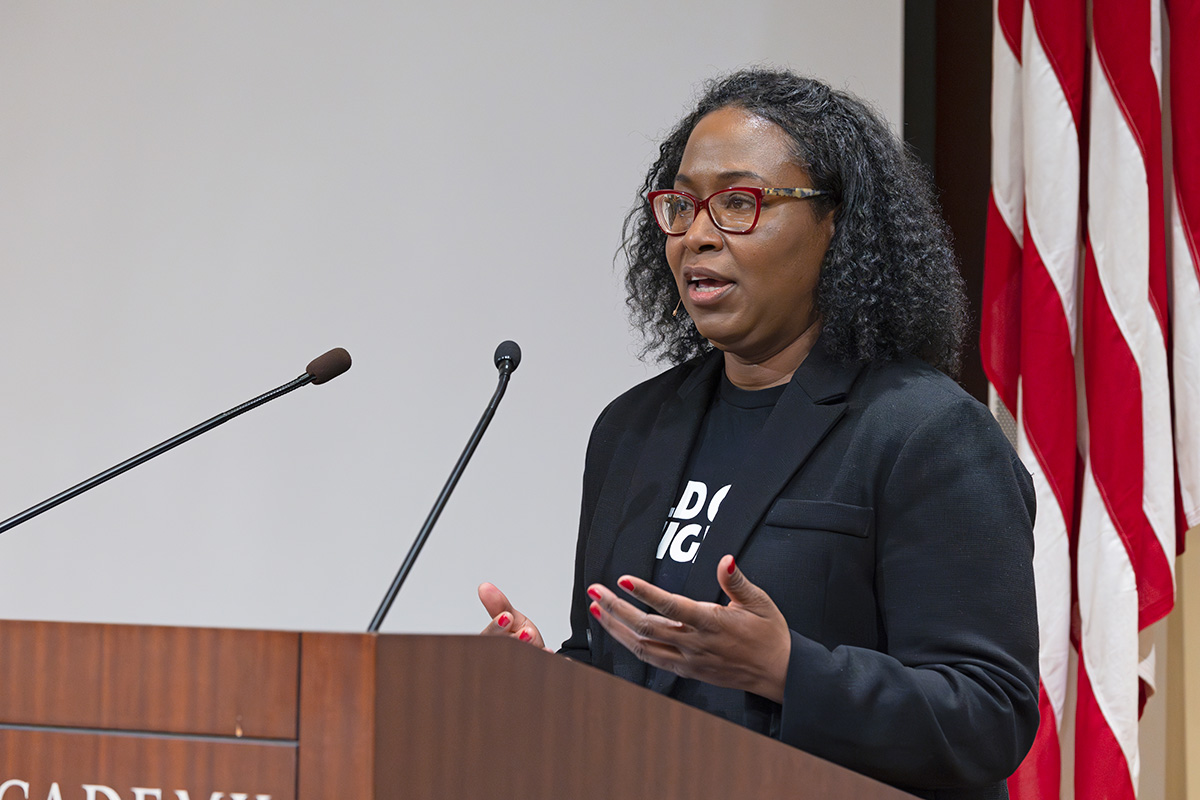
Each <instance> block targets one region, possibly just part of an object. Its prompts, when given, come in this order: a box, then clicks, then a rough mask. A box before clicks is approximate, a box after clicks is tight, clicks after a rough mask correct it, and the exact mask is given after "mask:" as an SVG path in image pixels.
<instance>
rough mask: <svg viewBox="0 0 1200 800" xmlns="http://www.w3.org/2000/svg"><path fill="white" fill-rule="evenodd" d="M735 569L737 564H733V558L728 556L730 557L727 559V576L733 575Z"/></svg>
mask: <svg viewBox="0 0 1200 800" xmlns="http://www.w3.org/2000/svg"><path fill="white" fill-rule="evenodd" d="M735 569H737V562H735V561H734V560H733V556H730V557H729V574H730V575H732V574H733V571H734V570H735Z"/></svg>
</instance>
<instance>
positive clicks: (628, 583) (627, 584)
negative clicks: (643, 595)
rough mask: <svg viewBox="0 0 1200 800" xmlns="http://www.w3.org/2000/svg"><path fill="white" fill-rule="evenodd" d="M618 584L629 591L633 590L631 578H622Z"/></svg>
mask: <svg viewBox="0 0 1200 800" xmlns="http://www.w3.org/2000/svg"><path fill="white" fill-rule="evenodd" d="M617 586H620V587H621V588H622V589H624V590H625V591H627V592H632V591H633V581H631V580H629V578H621V580H619V581H617Z"/></svg>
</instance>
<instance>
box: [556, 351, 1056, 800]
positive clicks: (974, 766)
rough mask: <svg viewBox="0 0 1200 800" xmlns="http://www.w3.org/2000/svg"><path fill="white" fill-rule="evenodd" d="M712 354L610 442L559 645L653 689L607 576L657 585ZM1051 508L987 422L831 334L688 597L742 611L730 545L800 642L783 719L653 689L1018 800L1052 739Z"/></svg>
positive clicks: (707, 398)
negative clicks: (601, 598) (607, 607)
mask: <svg viewBox="0 0 1200 800" xmlns="http://www.w3.org/2000/svg"><path fill="white" fill-rule="evenodd" d="M722 363H723V361H722V357H721V354H720V353H712V354H709V355H707V356H703V357H700V358H698V359H694V360H693V361H690V362H688V363H686V364H683V365H680V366H678V367H676V368H674V369H671V370H669V371H668V372H666V373H664V374H662V375H659V376H658V377H656V378H653V379H651V380H649V381H647V382H645V383H643V384H640V385H639V386H636V387H634V388H633V389H631V390H630V391H628V392H626V393H625V394H623V395H622V396H620V397H618V398H617V399H616V400H614V401H613V402H612V403H611V404H610V405H609V406H608V408H606V409H605V410H604V412H603V413H602V414H601V415H600V418H599V420H598V421H597V422H596V426H595V428H594V429H593V431H592V437H591V441H590V442H589V445H588V455H587V461H586V465H585V470H584V480H583V508H582V513H581V520H580V533H579V543H578V549H577V553H576V565H575V594H574V598H573V602H572V606H571V637H570V638H569V639H568V640H567V641H566V642H564V643H563V648H562V652H563V653H564V654H565V655H568V656H570V657H571V658H574V659H577V660H581V661H585V662H588V663H591V664H593V665H595V666H597V667H599V668H601V669H605V670H608V671H610V672H612V673H614V674H616V675H620V676H622V677H624V678H627V679H629V680H631V681H634V682H638V683H644V682H645V679H646V675H647V668H646V666H645V664H643V663H642V662H640V661H638V660H637V659H636V658H634V657H633V655H632V654H631V653H629V651H627V650H626V649H625V648H623V647H621V646H620V645H619V644H617V643H616V642H615V641H614V640H613V639H611V638H610V637H609V636H608V635H606V634H605V633H604V630H603V628H601V627H600V625H599V624H598V623H597V622H595V620H593V619H592V617H591V615H590V614H588V612H587V607H588V598H587V597H586V595H585V590H586V587H587V586H588V584H590V583H594V582H599V583H603V584H605V585H607V586H609V587H614V586H615V585H616V580H617V578H618V577H619V576H620V575H622V574H631V575H637V576H640V577H642V578H646V579H650V576H651V572H652V569H653V558H654V552H655V548H656V545H657V543H658V540H659V537H660V536H661V534H662V530H663V526H664V523H665V521H666V516H667V512H668V510H669V509H670V508H671V506H672V503H673V501H674V500H675V499H676V498H677V497H678V493H679V489H680V486H681V482H682V479H683V470H684V469H685V466H686V463H687V460H688V456H689V454H690V451H691V447H692V443H693V441H694V440H695V438H696V435H697V432H698V429H699V426H700V423H701V420H702V419H703V417H704V415H705V413H706V411H707V410H708V408H709V407H710V404H711V402H712V398H713V394H714V392H715V391H716V387H717V384H718V380H719V378H720V374H721V368H722ZM1033 514H1034V496H1033V488H1032V484H1031V481H1030V478H1029V474H1028V473H1027V472H1026V470H1025V468H1024V467H1023V466H1022V464H1021V462H1020V461H1019V459H1018V458H1017V456H1016V454H1015V453H1014V452H1013V449H1012V447H1011V446H1010V445H1009V443H1008V441H1007V440H1006V439H1005V437H1004V435H1003V433H1002V432H1001V431H1000V429H999V427H998V426H997V425H996V422H995V421H994V419H993V418H992V416H991V414H990V413H989V412H988V410H987V409H986V408H985V407H984V406H982V405H981V404H980V403H978V402H977V401H975V400H974V399H973V398H971V397H970V396H969V395H967V394H966V393H965V392H964V391H963V390H962V389H961V388H959V386H958V385H957V384H955V383H954V382H953V381H952V380H950V379H949V378H947V377H946V376H944V375H942V374H941V373H940V372H938V371H936V370H935V369H933V368H932V367H930V366H928V365H926V364H924V363H923V362H920V361H917V360H915V359H910V360H906V361H902V362H899V363H885V364H869V365H862V364H853V365H843V364H839V363H837V362H835V361H834V360H833V359H831V358H830V357H829V356H828V354H826V353H825V351H824V348H823V347H822V346H821V343H820V342H818V344H817V346H816V347H815V348H814V349H813V352H812V353H810V354H809V356H808V358H807V359H806V360H805V361H804V363H803V364H802V365H801V367H800V368H799V369H798V370H797V371H796V373H795V375H794V376H793V378H792V380H791V382H790V384H789V385H788V387H787V389H786V390H785V391H784V393H783V395H782V396H781V398H780V399H779V401H778V403H777V405H776V407H775V409H774V410H773V411H772V413H771V416H770V418H769V419H768V421H767V423H766V425H765V427H764V428H763V430H762V432H761V434H760V435H759V436H758V439H757V441H756V442H755V443H754V446H753V448H752V449H751V455H750V456H749V457H748V458H747V460H746V462H745V463H744V464H743V465H742V468H741V470H740V473H739V476H738V477H737V479H736V480H735V481H734V483H733V488H732V489H731V490H730V492H729V494H728V495H727V496H726V498H725V500H724V501H723V503H722V505H721V509H720V513H719V514H718V515H717V517H716V520H715V521H714V523H713V524H712V526H711V528H710V529H709V532H708V535H707V538H706V539H705V540H704V542H703V544H702V545H701V546H700V548H699V550H698V552H697V557H696V561H695V563H694V564H693V566H692V571H691V573H690V575H689V577H688V579H687V583H686V585H685V589H684V593H685V594H686V595H688V596H690V597H693V598H696V599H699V600H708V601H714V602H727V599H726V598H725V597H724V595H723V593H722V592H721V590H720V587H719V586H718V584H717V579H716V567H717V562H718V561H719V560H720V558H721V557H722V556H723V555H725V554H726V553H732V554H734V555H735V557H736V558H737V563H738V566H739V567H741V569H742V570H743V572H744V573H745V574H746V576H747V577H748V578H749V579H750V580H751V581H753V582H754V583H756V584H758V585H759V586H761V587H762V588H763V589H765V590H766V591H767V593H768V594H770V596H771V598H772V599H773V600H774V601H775V603H776V604H777V605H778V606H779V608H780V610H781V611H782V612H783V615H784V617H785V618H786V619H787V621H788V625H789V627H790V629H791V631H792V650H791V656H790V661H789V665H788V676H787V684H786V688H785V692H784V702H783V704H782V706H780V705H778V704H775V703H773V702H771V701H768V700H766V699H765V698H762V697H758V696H756V695H750V694H747V693H744V692H739V691H734V690H730V689H724V688H720V687H716V686H712V685H710V684H705V683H701V682H699V681H692V680H683V679H677V678H675V679H671V680H668V681H666V682H664V683H663V684H662V685H657V686H655V687H654V688H655V690H657V691H662V692H664V693H666V694H668V695H670V696H673V697H676V698H678V699H680V700H681V701H683V702H686V703H689V704H691V705H694V706H697V707H699V708H703V709H706V710H708V711H711V712H713V713H715V714H718V715H720V716H723V717H726V718H728V719H731V720H733V721H736V722H738V723H740V724H743V725H746V726H747V727H750V728H753V729H755V730H758V731H760V732H762V733H765V734H768V735H771V736H774V737H777V738H779V739H781V740H782V741H784V742H787V743H788V744H791V745H794V746H796V747H799V748H802V749H804V750H806V751H808V752H810V753H813V754H815V755H818V756H821V757H823V758H826V759H829V760H830V761H834V762H836V763H839V764H842V765H844V766H847V767H849V768H851V769H854V770H857V771H859V772H861V773H864V774H866V775H870V776H872V777H875V778H878V779H879V780H883V781H886V782H888V783H892V784H894V785H896V786H899V787H901V788H905V789H907V790H909V791H915V792H918V793H921V794H924V795H925V796H927V797H964V798H966V797H970V798H997V797H1006V796H1007V791H1006V789H1005V786H1004V783H1003V781H1004V779H1005V778H1006V777H1007V776H1008V775H1009V774H1011V773H1012V772H1013V771H1014V770H1015V769H1016V767H1017V765H1018V764H1019V763H1020V761H1021V759H1022V758H1023V757H1024V755H1025V753H1026V751H1027V750H1028V749H1029V747H1030V745H1031V744H1032V742H1033V736H1034V733H1035V732H1036V730H1037V726H1038V677H1037V649H1038V643H1037V615H1036V610H1035V605H1034V584H1033V568H1032V558H1033V532H1032V529H1033Z"/></svg>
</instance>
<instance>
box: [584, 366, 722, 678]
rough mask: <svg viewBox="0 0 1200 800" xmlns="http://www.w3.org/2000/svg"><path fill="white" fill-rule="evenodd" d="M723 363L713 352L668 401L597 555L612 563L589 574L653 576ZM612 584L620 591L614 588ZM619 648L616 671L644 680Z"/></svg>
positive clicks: (642, 670)
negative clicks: (613, 530) (656, 554)
mask: <svg viewBox="0 0 1200 800" xmlns="http://www.w3.org/2000/svg"><path fill="white" fill-rule="evenodd" d="M722 363H724V362H723V359H722V356H721V354H720V353H713V354H711V355H710V356H709V357H708V358H706V359H705V360H704V361H703V362H701V363H700V365H699V366H698V367H697V369H696V371H695V372H693V373H692V374H691V375H690V376H688V378H687V379H686V380H685V381H684V382H683V383H682V384H680V386H679V389H678V391H677V392H676V393H675V395H674V396H673V397H671V398H670V399H669V400H668V401H667V402H666V403H664V404H663V406H662V409H661V410H660V411H659V414H658V417H657V419H656V420H655V422H654V425H653V427H652V428H651V429H650V433H649V435H648V436H647V437H646V439H645V444H644V446H643V447H642V448H641V456H640V458H639V459H638V462H637V465H636V466H635V467H634V469H633V473H632V477H631V478H630V481H629V483H628V484H627V486H626V487H625V488H626V489H629V488H630V487H636V490H637V491H636V493H632V492H630V493H628V494H627V495H626V497H625V502H624V504H623V507H622V513H621V515H620V521H619V524H618V526H617V532H616V536H615V539H614V538H612V537H606V538H607V539H608V541H611V542H612V544H611V545H608V546H607V552H597V553H595V554H594V556H595V558H596V561H597V562H604V561H608V565H607V566H603V565H602V563H595V564H594V569H593V568H589V570H588V574H590V575H604V576H607V577H608V578H609V579H611V580H614V581H615V580H616V578H617V577H618V576H620V575H635V576H637V577H639V578H644V579H646V580H651V579H652V576H653V572H654V551H655V547H656V546H657V545H658V540H659V537H660V535H661V534H662V530H663V526H664V525H665V524H666V519H667V512H668V511H669V510H670V509H671V506H672V504H673V503H674V502H675V500H676V499H677V497H676V494H677V492H678V491H679V486H680V482H681V481H682V479H683V470H684V468H685V467H686V466H687V461H688V456H689V455H690V454H691V450H692V445H693V443H694V442H695V440H696V434H697V432H698V431H699V428H700V423H701V422H702V421H703V419H704V415H705V413H706V412H707V411H708V408H709V405H710V404H711V403H712V397H713V393H714V392H715V391H716V386H717V380H718V378H719V376H720V370H721V365H722ZM591 556H592V554H589V561H590V560H591ZM609 588H612V589H613V590H614V591H618V593H619V590H617V589H616V588H615V587H609ZM616 651H617V652H615V653H614V658H613V664H614V670H615V672H616V674H618V675H620V676H621V677H624V678H627V679H629V680H631V681H634V682H636V683H639V684H641V683H644V682H645V678H646V664H645V663H643V662H641V661H638V660H637V659H636V658H634V656H633V654H632V653H630V652H629V651H628V650H626V649H625V648H623V647H617V648H616Z"/></svg>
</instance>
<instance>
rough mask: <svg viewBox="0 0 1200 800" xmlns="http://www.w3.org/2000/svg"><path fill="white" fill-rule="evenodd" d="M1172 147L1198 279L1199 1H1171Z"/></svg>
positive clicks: (1181, 207) (1181, 209) (1177, 187)
mask: <svg viewBox="0 0 1200 800" xmlns="http://www.w3.org/2000/svg"><path fill="white" fill-rule="evenodd" d="M1168 10H1169V12H1170V16H1171V43H1172V47H1171V148H1172V152H1173V158H1172V161H1173V167H1174V173H1175V197H1176V199H1177V200H1178V202H1179V213H1180V216H1181V217H1182V219H1183V228H1184V235H1185V236H1186V237H1187V243H1188V250H1189V251H1190V253H1191V256H1192V266H1193V267H1194V268H1195V270H1196V279H1197V280H1198V281H1200V49H1198V48H1197V45H1200V2H1197V1H1196V0H1171V3H1170V5H1169V6H1168Z"/></svg>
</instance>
